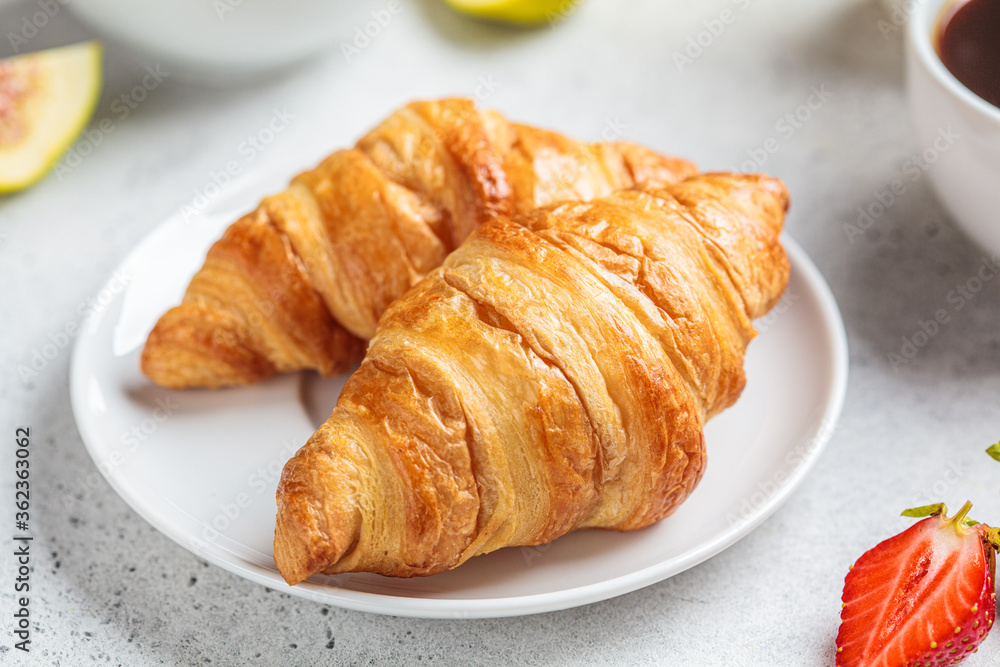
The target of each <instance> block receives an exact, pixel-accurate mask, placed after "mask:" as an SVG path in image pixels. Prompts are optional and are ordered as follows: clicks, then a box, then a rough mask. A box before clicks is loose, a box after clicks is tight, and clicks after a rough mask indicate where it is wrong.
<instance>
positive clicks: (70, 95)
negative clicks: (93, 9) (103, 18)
mask: <svg viewBox="0 0 1000 667" xmlns="http://www.w3.org/2000/svg"><path fill="white" fill-rule="evenodd" d="M100 93H101V45H100V44H99V43H97V42H84V43H82V44H75V45H73V46H65V47H62V48H59V49H49V50H47V51H38V52H37V53H28V54H25V55H23V56H16V57H14V58H7V59H5V60H0V192H14V191H16V190H21V189H23V188H26V187H28V186H29V185H32V184H34V183H35V182H36V181H38V180H39V179H40V178H41V177H42V176H44V175H45V174H46V173H47V172H48V171H49V169H51V168H52V167H53V166H54V165H55V163H56V162H57V161H58V160H59V158H60V157H61V156H62V154H63V153H64V152H65V151H66V149H67V148H69V146H70V145H71V144H72V143H73V141H74V140H75V139H76V137H77V136H78V135H79V134H80V132H81V131H82V130H83V128H84V127H86V125H87V121H88V120H90V116H91V114H92V113H93V112H94V106H95V105H96V104H97V98H98V97H99V96H100Z"/></svg>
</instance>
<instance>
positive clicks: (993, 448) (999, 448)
mask: <svg viewBox="0 0 1000 667" xmlns="http://www.w3.org/2000/svg"><path fill="white" fill-rule="evenodd" d="M986 453H987V454H989V455H990V456H992V457H993V458H994V459H996V460H997V461H1000V442H998V443H996V444H993V445H990V446H989V447H987V448H986Z"/></svg>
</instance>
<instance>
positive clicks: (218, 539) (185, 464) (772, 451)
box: [71, 171, 847, 618]
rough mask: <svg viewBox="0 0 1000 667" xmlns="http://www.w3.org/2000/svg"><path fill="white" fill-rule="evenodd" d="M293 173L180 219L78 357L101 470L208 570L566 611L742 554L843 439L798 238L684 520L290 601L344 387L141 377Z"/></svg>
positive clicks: (827, 333)
mask: <svg viewBox="0 0 1000 667" xmlns="http://www.w3.org/2000/svg"><path fill="white" fill-rule="evenodd" d="M288 175H289V173H288V172H277V171H276V172H272V173H270V174H268V175H262V176H257V177H254V178H253V179H245V180H243V181H241V182H240V183H238V184H231V185H230V186H229V187H228V188H227V189H226V190H224V191H223V192H221V193H220V194H219V195H218V196H217V197H216V201H215V202H214V205H213V206H211V207H209V208H206V210H205V211H204V212H201V213H198V214H197V215H194V216H191V215H190V214H191V212H192V211H191V210H188V211H187V213H188V214H189V215H188V219H186V220H185V219H184V217H183V216H181V215H179V214H178V215H177V216H174V217H172V218H171V219H169V220H167V221H166V222H165V223H164V224H163V225H162V226H161V227H160V228H158V229H157V230H156V231H155V232H153V233H152V234H150V235H149V236H148V237H147V238H146V239H145V241H143V242H142V243H141V244H140V245H139V246H138V247H137V248H136V249H135V250H134V251H133V252H132V253H131V254H130V255H129V256H128V258H127V259H126V260H125V262H124V263H123V264H122V265H121V269H120V272H119V273H118V274H117V277H116V278H112V280H111V281H109V283H108V285H107V287H106V288H105V289H104V290H102V292H101V293H99V294H98V295H97V301H96V303H95V311H96V312H94V313H92V316H91V317H89V318H88V319H87V321H86V323H85V326H84V327H83V330H82V331H81V333H80V335H79V339H78V340H77V343H76V350H75V354H74V358H73V366H72V378H71V393H72V401H73V410H74V413H75V416H76V420H77V424H78V426H79V429H80V433H81V435H82V437H83V441H84V443H85V444H86V446H87V449H88V450H89V452H90V455H91V457H92V458H93V460H94V462H95V463H96V464H97V466H98V468H99V469H100V471H101V473H102V474H103V475H104V477H105V478H106V479H107V480H108V483H110V484H111V486H112V488H114V489H115V491H116V492H117V493H118V494H119V495H120V496H121V497H122V498H123V499H124V500H125V501H126V502H127V503H128V504H129V505H131V506H132V508H133V509H134V510H135V511H136V512H138V513H139V514H140V515H141V516H142V517H143V518H144V519H146V520H147V521H148V522H149V523H151V524H152V525H153V526H155V527H156V528H157V529H158V530H160V531H161V532H163V533H164V534H165V535H167V536H168V537H170V538H171V539H172V540H174V541H175V542H177V543H178V544H180V545H182V546H184V547H185V548H187V549H189V550H190V551H192V552H193V553H195V554H197V555H198V556H200V557H201V558H204V559H205V560H207V561H210V562H212V563H214V564H216V565H219V566H221V567H223V568H225V569H227V570H230V571H231V572H235V573H236V574H238V575H240V576H242V577H246V578H247V579H250V580H252V581H256V582H258V583H261V584H264V585H265V586H269V587H271V588H274V589H277V590H281V591H286V592H290V593H292V594H295V595H300V596H303V597H306V598H310V599H313V600H317V601H320V602H324V603H327V604H332V605H338V606H341V607H347V608H350V609H358V610H363V611H369V612H378V613H384V614H394V615H400V616H419V617H434V618H453V617H464V618H473V617H492V616H512V615H518V614H529V613H536V612H544V611H551V610H556V609H564V608H567V607H573V606H577V605H582V604H587V603H590V602H595V601H597V600H603V599H606V598H609V597H613V596H615V595H621V594H623V593H627V592H629V591H633V590H635V589H637V588H641V587H643V586H647V585H649V584H652V583H654V582H657V581H660V580H662V579H665V578H667V577H670V576H672V575H674V574H677V573H678V572H681V571H683V570H685V569H687V568H689V567H692V566H694V565H696V564H698V563H700V562H701V561H703V560H705V559H707V558H709V557H711V556H713V555H714V554H716V553H718V552H720V551H722V550H723V549H725V548H726V547H727V546H729V545H731V544H733V543H734V542H736V541H737V540H739V539H740V538H741V537H743V536H744V535H746V534H747V533H749V532H750V531H751V530H753V529H754V528H755V527H756V526H758V525H759V524H760V523H761V522H762V521H764V519H765V518H767V517H768V516H769V515H770V514H771V513H772V512H774V511H775V510H776V509H777V508H778V507H779V506H780V505H781V504H782V503H783V502H784V501H785V500H787V499H788V497H789V496H790V495H791V493H792V491H793V490H794V489H795V487H796V486H798V484H799V483H800V482H801V481H802V480H803V478H804V477H805V476H806V473H807V472H808V471H809V469H810V468H811V467H812V466H813V464H814V463H815V462H816V459H817V458H818V456H819V454H820V452H821V450H822V448H823V446H824V445H825V444H826V442H827V440H828V439H829V436H830V435H831V433H832V430H833V426H834V424H835V422H836V419H837V417H838V415H839V413H840V408H841V405H842V402H843V396H844V391H845V388H846V383H847V343H846V338H845V336H844V329H843V323H842V321H841V319H840V313H839V311H838V310H837V305H836V303H835V302H834V300H833V297H832V295H831V294H830V291H829V289H828V288H827V286H826V284H825V283H824V281H823V278H822V277H821V276H820V274H819V272H818V271H817V270H816V268H815V266H814V265H813V264H812V262H811V261H810V260H809V258H808V257H807V256H806V254H805V253H804V252H803V251H802V249H801V248H800V247H799V246H798V245H797V244H795V243H794V242H793V241H792V240H791V239H788V238H786V239H785V246H786V248H787V249H788V251H789V255H790V256H791V260H792V278H791V283H790V285H789V287H788V291H787V293H786V296H785V299H784V300H783V301H782V304H781V305H779V306H778V308H777V309H776V310H775V311H773V312H772V313H771V314H769V315H768V316H767V317H765V318H763V319H762V320H760V321H758V323H757V325H758V329H760V330H761V335H760V337H759V338H757V339H756V340H755V341H754V342H753V343H752V344H751V345H750V349H749V353H748V355H747V358H746V369H747V375H748V378H749V381H748V383H747V387H746V390H745V391H744V393H743V396H742V397H741V398H740V400H739V402H738V403H737V404H736V405H735V406H734V407H732V408H730V409H729V410H728V411H726V412H725V413H723V414H722V415H720V416H719V417H718V418H716V419H715V420H713V421H712V422H711V423H710V424H709V426H708V428H707V430H706V435H707V441H708V452H709V457H708V468H707V472H706V474H705V476H704V478H703V480H702V482H701V484H700V485H699V486H698V488H697V489H696V490H695V492H694V493H693V494H692V495H691V497H690V498H689V499H688V500H687V502H685V503H684V505H683V506H681V508H680V509H679V510H678V511H677V512H676V513H675V514H674V515H672V516H671V517H669V518H667V519H666V520H664V521H662V522H661V523H659V524H657V525H655V526H652V527H650V528H647V529H645V530H641V531H638V532H634V533H617V532H607V531H597V530H591V531H582V532H579V533H573V534H571V535H568V536H566V537H563V538H560V539H559V540H557V541H556V542H554V543H552V544H550V545H545V546H540V547H524V548H511V549H503V550H501V551H498V552H495V553H492V554H488V555H486V556H480V557H477V558H474V559H472V560H471V561H469V562H468V563H466V564H465V565H463V566H461V567H460V568H458V569H457V570H453V571H450V572H445V573H443V574H438V575H435V576H433V577H427V578H417V579H410V580H402V579H391V578H386V577H380V576H377V575H358V574H351V575H338V576H314V577H312V578H311V579H309V580H308V581H306V582H303V583H301V584H299V585H298V586H294V587H289V586H287V585H286V584H285V583H284V581H283V580H282V579H281V577H280V576H279V575H278V572H277V571H276V569H275V566H274V560H273V558H272V548H271V540H272V536H273V532H274V515H275V501H274V490H275V487H276V485H277V480H278V475H279V473H280V471H281V467H282V465H283V464H284V462H285V461H286V460H287V459H288V458H289V457H290V456H291V454H292V453H293V452H294V451H295V449H297V448H298V447H299V446H300V445H301V444H303V443H304V442H305V441H306V439H307V438H308V437H309V436H310V435H311V434H312V432H313V431H314V430H315V428H316V427H317V426H318V425H319V424H320V423H321V422H322V421H323V420H324V419H325V418H326V417H327V415H328V414H329V412H330V410H331V409H332V407H333V405H334V403H335V402H336V397H337V395H338V393H339V391H340V388H341V386H342V385H343V381H344V379H345V377H341V378H335V379H332V380H322V379H320V378H318V377H317V376H316V375H314V374H311V373H300V374H295V375H290V376H285V377H280V378H277V379H274V380H271V381H268V382H264V383H261V384H259V385H257V386H254V387H249V388H242V389H230V390H224V391H203V390H193V391H184V392H173V391H168V390H165V389H160V388H158V387H156V386H154V385H152V384H151V383H150V382H149V381H148V380H146V379H145V378H144V377H143V376H142V375H141V374H140V372H139V351H140V349H141V345H142V343H143V342H144V341H145V338H146V335H147V334H148V332H149V331H150V329H151V328H152V326H153V324H154V322H155V321H156V318H157V317H158V316H159V315H160V314H161V313H162V312H163V311H165V310H166V309H167V308H168V307H170V306H172V305H174V304H175V303H177V302H178V301H179V300H180V297H181V295H182V294H183V291H184V288H185V287H186V285H187V283H188V281H189V279H190V277H191V276H192V275H193V274H194V272H195V271H196V270H197V269H198V267H199V266H200V265H201V262H202V260H203V258H204V254H205V251H206V249H207V248H208V246H209V245H210V244H211V242H212V241H214V240H215V239H216V238H217V237H218V236H219V235H220V234H221V233H222V231H223V229H224V228H225V227H226V225H228V224H229V222H230V221H232V220H234V219H235V218H236V216H237V214H238V213H239V212H241V211H242V210H246V209H248V208H249V207H251V206H252V205H253V204H254V203H255V202H256V200H257V199H258V198H259V196H260V193H261V192H267V191H269V190H276V189H280V187H282V184H283V183H284V182H285V180H286V179H287V176H288ZM123 283H127V284H126V285H125V286H124V287H123Z"/></svg>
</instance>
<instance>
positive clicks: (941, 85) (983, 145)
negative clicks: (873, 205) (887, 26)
mask: <svg viewBox="0 0 1000 667" xmlns="http://www.w3.org/2000/svg"><path fill="white" fill-rule="evenodd" d="M952 1H953V0H923V1H922V2H921V1H918V0H908V1H907V6H908V10H910V17H909V25H908V27H907V40H906V83H907V94H908V96H909V102H910V110H911V112H912V114H913V121H914V123H915V125H916V129H917V136H918V138H919V140H920V146H921V154H922V156H923V158H924V159H925V162H926V163H927V164H926V174H927V177H928V178H929V179H930V182H931V184H932V185H933V187H934V190H935V191H936V192H937V195H938V197H939V198H940V200H941V202H942V203H943V204H944V206H945V208H946V209H947V210H948V212H949V213H950V214H951V216H952V218H953V219H954V220H955V222H956V223H958V225H959V226H960V227H961V228H962V229H963V230H964V231H965V232H966V233H967V234H968V235H969V236H970V237H971V238H972V239H973V240H974V241H976V242H977V243H979V244H980V245H981V246H983V247H984V248H986V249H987V250H990V251H992V252H994V253H1000V108H997V107H995V106H993V105H992V104H990V103H989V102H987V101H986V100H984V99H982V98H981V97H979V96H978V95H976V94H975V93H973V92H972V91H971V90H969V89H968V88H966V87H965V85H963V84H962V83H961V82H960V81H959V80H958V79H956V78H955V76H954V75H953V74H952V73H951V72H949V71H948V69H947V68H946V67H945V66H944V64H943V63H942V62H941V58H940V57H939V56H938V54H937V50H936V49H935V43H936V40H937V32H938V30H939V29H940V25H939V21H940V18H941V16H942V12H943V10H944V9H945V8H947V6H948V5H949V4H950V2H952Z"/></svg>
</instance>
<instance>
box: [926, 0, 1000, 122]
mask: <svg viewBox="0 0 1000 667" xmlns="http://www.w3.org/2000/svg"><path fill="white" fill-rule="evenodd" d="M914 1H916V2H917V8H916V10H915V11H914V13H913V14H912V15H911V16H910V20H909V22H908V25H907V41H908V42H909V43H910V47H911V48H912V49H913V51H914V52H915V53H916V56H917V59H918V60H919V61H920V63H921V64H922V65H923V66H924V69H925V70H926V71H927V72H928V73H929V74H930V75H931V77H932V78H933V79H934V80H935V81H937V83H938V84H939V85H940V86H941V87H942V88H944V89H945V90H946V91H948V92H949V93H950V94H951V96H952V97H954V98H957V99H958V100H959V101H960V102H962V104H964V105H965V106H966V107H970V108H972V109H973V110H975V111H978V112H979V113H980V115H983V116H986V118H987V119H988V120H991V121H993V122H994V123H995V124H997V125H1000V108H997V107H995V106H993V105H992V104H990V103H989V102H987V101H986V100H984V99H983V98H981V97H979V95H976V94H975V93H974V92H972V91H971V90H970V89H969V88H968V87H967V86H966V85H965V84H964V83H962V82H961V81H959V80H958V79H957V78H956V77H955V75H954V74H952V73H951V71H950V70H949V69H948V68H947V67H945V65H944V63H943V62H942V61H941V58H940V57H939V56H938V53H937V49H935V48H934V44H933V42H934V37H935V33H936V31H937V26H938V22H939V21H940V19H941V16H942V15H943V14H944V12H945V10H946V9H948V7H950V6H951V5H952V4H954V3H956V2H967V1H968V0H914Z"/></svg>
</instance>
